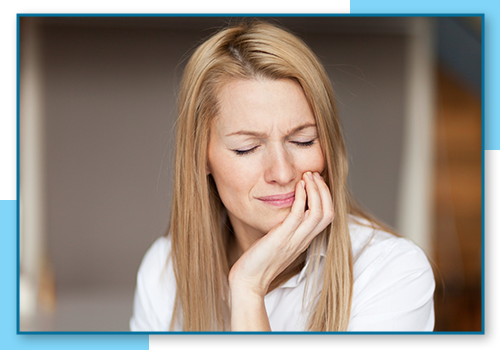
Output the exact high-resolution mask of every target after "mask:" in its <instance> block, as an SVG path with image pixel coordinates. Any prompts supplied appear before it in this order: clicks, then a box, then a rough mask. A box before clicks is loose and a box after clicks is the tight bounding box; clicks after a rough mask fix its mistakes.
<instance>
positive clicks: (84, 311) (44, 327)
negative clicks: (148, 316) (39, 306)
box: [20, 287, 134, 332]
mask: <svg viewBox="0 0 500 350" xmlns="http://www.w3.org/2000/svg"><path fill="white" fill-rule="evenodd" d="M133 298H134V290H133V289H131V288H120V287H113V288H107V289H103V288H94V289H92V288H87V289H61V290H58V292H57V306H56V309H55V311H54V312H53V313H52V314H49V313H47V312H41V311H39V312H38V313H37V315H36V316H35V317H34V319H33V320H31V321H30V322H22V323H21V327H20V328H21V331H36V332H74V331H76V332H94V331H95V332H117V331H118V332H122V331H124V332H126V331H129V325H128V322H129V319H130V316H131V315H132V305H133Z"/></svg>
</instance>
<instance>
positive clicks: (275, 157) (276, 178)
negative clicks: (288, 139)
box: [264, 145, 296, 186]
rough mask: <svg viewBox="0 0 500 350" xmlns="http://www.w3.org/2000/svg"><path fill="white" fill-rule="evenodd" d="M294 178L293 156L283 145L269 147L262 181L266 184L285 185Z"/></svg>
mask: <svg viewBox="0 0 500 350" xmlns="http://www.w3.org/2000/svg"><path fill="white" fill-rule="evenodd" d="M295 177H296V170H295V166H294V162H293V156H292V155H291V154H290V153H289V152H288V151H287V150H286V148H285V147H284V146H283V145H279V146H278V145H275V147H272V148H271V147H270V149H269V154H268V156H267V162H266V171H265V174H264V179H265V180H266V182H268V183H276V184H279V185H282V186H284V185H287V184H289V183H290V182H292V181H293V180H294V179H295Z"/></svg>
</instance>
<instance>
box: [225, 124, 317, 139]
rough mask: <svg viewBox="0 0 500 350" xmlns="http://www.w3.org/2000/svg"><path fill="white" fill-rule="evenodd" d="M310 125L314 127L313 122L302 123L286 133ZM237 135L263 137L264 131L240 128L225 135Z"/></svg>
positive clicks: (294, 131) (291, 132) (289, 133)
mask: <svg viewBox="0 0 500 350" xmlns="http://www.w3.org/2000/svg"><path fill="white" fill-rule="evenodd" d="M311 127H316V124H315V123H308V124H303V125H299V126H297V127H295V128H293V129H292V130H290V131H289V132H288V133H287V135H293V134H295V133H297V132H299V131H301V130H303V129H307V128H311ZM237 135H245V136H255V137H265V136H266V133H264V132H257V131H249V130H240V131H236V132H232V133H230V134H227V135H226V136H237Z"/></svg>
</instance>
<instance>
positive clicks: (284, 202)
mask: <svg viewBox="0 0 500 350" xmlns="http://www.w3.org/2000/svg"><path fill="white" fill-rule="evenodd" d="M257 199H258V200H260V201H262V202H264V203H266V204H269V205H273V206H277V207H289V206H291V205H292V204H293V201H294V200H295V192H290V193H285V194H277V195H272V196H265V197H258V198H257Z"/></svg>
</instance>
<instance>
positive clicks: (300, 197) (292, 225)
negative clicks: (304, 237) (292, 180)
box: [281, 180, 307, 232]
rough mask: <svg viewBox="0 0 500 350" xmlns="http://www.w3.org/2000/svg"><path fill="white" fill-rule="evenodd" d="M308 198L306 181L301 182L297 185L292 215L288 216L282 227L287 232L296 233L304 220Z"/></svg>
mask: <svg viewBox="0 0 500 350" xmlns="http://www.w3.org/2000/svg"><path fill="white" fill-rule="evenodd" d="M306 198H307V195H306V190H305V182H304V180H300V181H299V182H297V184H296V185H295V200H294V202H293V204H292V208H291V210H290V214H288V216H287V217H286V218H285V220H284V221H283V223H282V225H281V227H282V228H284V229H285V230H286V231H288V232H291V231H295V229H296V228H297V227H298V226H299V225H300V223H301V222H302V220H303V219H304V211H305V206H306Z"/></svg>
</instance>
